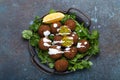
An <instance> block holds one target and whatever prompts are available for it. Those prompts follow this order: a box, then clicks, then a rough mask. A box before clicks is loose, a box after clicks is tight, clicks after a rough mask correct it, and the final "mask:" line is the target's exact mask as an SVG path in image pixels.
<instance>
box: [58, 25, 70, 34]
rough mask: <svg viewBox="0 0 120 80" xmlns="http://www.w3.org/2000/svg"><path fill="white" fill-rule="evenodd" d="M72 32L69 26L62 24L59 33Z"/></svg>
mask: <svg viewBox="0 0 120 80" xmlns="http://www.w3.org/2000/svg"><path fill="white" fill-rule="evenodd" d="M70 33H71V30H70V29H69V28H68V27H67V26H65V25H64V26H61V27H60V29H59V34H60V35H62V36H66V35H69V34H70Z"/></svg>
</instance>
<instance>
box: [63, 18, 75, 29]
mask: <svg viewBox="0 0 120 80" xmlns="http://www.w3.org/2000/svg"><path fill="white" fill-rule="evenodd" d="M65 25H67V26H68V27H69V28H70V29H71V30H72V31H74V30H75V26H76V23H75V21H74V20H72V19H68V20H67V21H66V22H65Z"/></svg>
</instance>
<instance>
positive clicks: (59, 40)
mask: <svg viewBox="0 0 120 80" xmlns="http://www.w3.org/2000/svg"><path fill="white" fill-rule="evenodd" d="M62 38H63V37H62V36H60V35H56V36H54V39H53V44H56V45H61V43H62V42H61V41H62Z"/></svg>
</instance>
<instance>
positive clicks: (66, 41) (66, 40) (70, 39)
mask: <svg viewBox="0 0 120 80" xmlns="http://www.w3.org/2000/svg"><path fill="white" fill-rule="evenodd" d="M62 41H63V43H62V46H64V47H70V46H72V44H73V37H68V36H64V37H63V39H62Z"/></svg>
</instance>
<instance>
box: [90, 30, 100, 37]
mask: <svg viewBox="0 0 120 80" xmlns="http://www.w3.org/2000/svg"><path fill="white" fill-rule="evenodd" d="M89 38H90V39H98V38H99V33H98V31H97V30H93V31H92V34H91V36H90V37H89Z"/></svg>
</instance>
